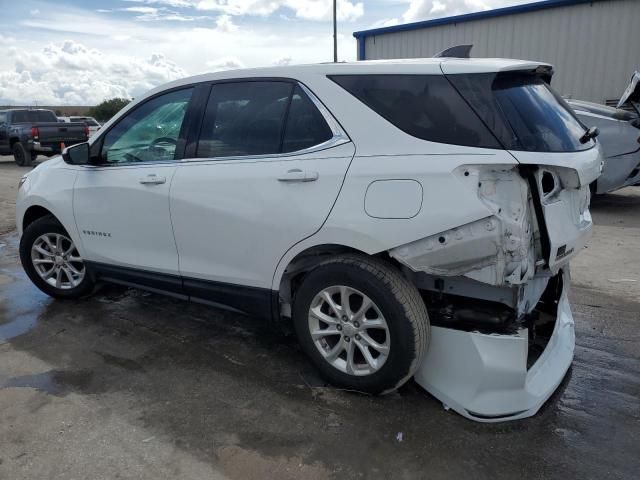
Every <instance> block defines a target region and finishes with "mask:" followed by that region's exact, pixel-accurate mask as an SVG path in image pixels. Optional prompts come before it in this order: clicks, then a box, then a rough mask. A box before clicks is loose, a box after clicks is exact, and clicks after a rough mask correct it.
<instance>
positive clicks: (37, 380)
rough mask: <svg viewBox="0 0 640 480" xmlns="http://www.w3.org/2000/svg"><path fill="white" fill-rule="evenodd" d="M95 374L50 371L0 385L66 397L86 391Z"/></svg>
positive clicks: (24, 376) (14, 379)
mask: <svg viewBox="0 0 640 480" xmlns="http://www.w3.org/2000/svg"><path fill="white" fill-rule="evenodd" d="M92 377H93V373H92V372H90V371H86V370H79V371H67V370H50V371H48V372H43V373H36V374H34V375H23V376H20V377H13V378H10V379H8V380H6V381H5V382H4V383H1V384H0V390H2V389H4V388H33V389H35V390H38V391H39V392H43V393H48V394H50V395H57V396H60V395H66V394H67V393H69V392H70V391H72V390H80V391H82V390H85V389H86V388H87V387H88V386H89V384H90V383H91V379H92Z"/></svg>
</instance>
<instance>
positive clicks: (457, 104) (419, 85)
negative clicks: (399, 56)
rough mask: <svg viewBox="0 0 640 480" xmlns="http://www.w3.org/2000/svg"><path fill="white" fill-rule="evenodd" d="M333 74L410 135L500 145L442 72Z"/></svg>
mask: <svg viewBox="0 0 640 480" xmlns="http://www.w3.org/2000/svg"><path fill="white" fill-rule="evenodd" d="M330 78H331V79H332V80H333V81H334V82H336V83H337V84H338V85H340V86H341V87H342V88H344V89H345V90H347V91H348V92H349V93H351V94H352V95H353V96H354V97H356V98H357V99H358V100H360V101H361V102H362V103H364V104H365V105H367V106H368V107H369V108H371V109H372V110H373V111H375V112H376V113H377V114H378V115H380V116H382V117H383V118H385V119H386V120H388V121H389V122H391V123H392V124H393V125H395V126H396V127H398V128H399V129H400V130H402V131H403V132H405V133H408V134H409V135H412V136H414V137H417V138H421V139H423V140H429V141H431V142H439V143H449V144H454V145H465V146H469V147H483V148H501V146H500V144H499V143H498V141H497V140H496V139H495V137H494V136H493V134H492V133H491V132H490V131H489V129H488V128H487V127H486V126H485V125H484V124H483V123H482V122H481V121H480V119H479V118H478V116H477V115H476V114H475V112H474V111H473V110H472V109H471V108H470V107H469V105H468V104H467V103H466V102H465V101H464V99H463V98H462V97H461V96H460V94H458V92H457V91H456V90H455V89H454V88H453V87H452V86H451V84H450V83H449V81H448V80H447V79H446V78H445V77H444V76H443V75H335V76H331V77H330Z"/></svg>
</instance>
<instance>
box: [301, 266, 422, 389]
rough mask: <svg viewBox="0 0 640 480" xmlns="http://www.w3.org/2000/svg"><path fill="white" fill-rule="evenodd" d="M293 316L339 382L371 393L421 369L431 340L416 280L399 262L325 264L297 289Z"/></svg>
mask: <svg viewBox="0 0 640 480" xmlns="http://www.w3.org/2000/svg"><path fill="white" fill-rule="evenodd" d="M293 320H294V324H295V328H296V333H297V335H298V338H299V340H300V343H301V345H302V348H303V349H304V351H305V353H306V354H307V355H308V356H309V357H310V358H311V360H312V361H313V363H314V364H315V365H316V366H317V367H318V369H319V370H320V372H321V373H322V374H323V376H324V377H325V378H327V380H329V381H330V382H331V383H333V384H335V385H337V386H339V387H342V388H348V389H353V390H358V391H363V392H367V393H386V392H390V391H392V390H395V389H396V388H398V387H399V386H401V385H402V384H403V383H405V382H406V381H407V380H408V379H409V378H411V377H412V376H413V374H414V373H415V371H416V370H417V368H418V366H419V365H420V363H421V361H422V358H423V356H424V353H425V351H426V348H427V346H428V342H429V320H428V317H427V310H426V308H425V305H424V302H423V301H422V298H421V297H420V294H419V292H418V290H417V289H416V287H415V286H414V285H413V284H411V283H410V282H409V281H408V280H407V279H406V278H404V277H403V276H402V275H401V273H400V272H399V271H398V270H396V269H395V268H394V267H393V266H391V265H388V264H386V263H384V262H381V261H379V260H376V259H372V258H368V257H365V256H362V257H360V256H356V255H345V256H341V257H337V258H335V259H333V260H330V261H328V262H325V263H323V264H321V265H320V266H319V267H317V268H316V269H314V270H312V271H311V272H310V273H309V274H308V275H307V276H306V277H305V278H304V280H303V282H302V284H301V285H300V287H299V289H298V291H297V292H296V294H295V299H294V305H293Z"/></svg>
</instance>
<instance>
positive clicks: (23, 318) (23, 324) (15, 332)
mask: <svg viewBox="0 0 640 480" xmlns="http://www.w3.org/2000/svg"><path fill="white" fill-rule="evenodd" d="M36 323H38V319H37V317H36V316H35V315H32V314H27V315H19V316H18V317H17V318H15V319H13V320H11V321H9V322H8V323H5V324H2V325H0V345H2V344H3V343H4V342H6V341H8V340H11V339H12V338H15V337H18V336H20V335H24V334H25V333H27V332H28V331H29V330H31V329H32V328H33V327H34V326H35V325H36Z"/></svg>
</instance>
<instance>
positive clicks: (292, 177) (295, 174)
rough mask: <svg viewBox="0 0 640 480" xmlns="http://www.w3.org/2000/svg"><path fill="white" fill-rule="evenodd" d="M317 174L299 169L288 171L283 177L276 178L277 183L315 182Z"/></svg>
mask: <svg viewBox="0 0 640 480" xmlns="http://www.w3.org/2000/svg"><path fill="white" fill-rule="evenodd" d="M318 176H319V175H318V172H305V171H303V170H300V169H299V168H294V169H292V170H289V171H288V172H287V173H285V174H284V175H280V176H279V177H278V181H279V182H315V181H316V180H317V179H318Z"/></svg>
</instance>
